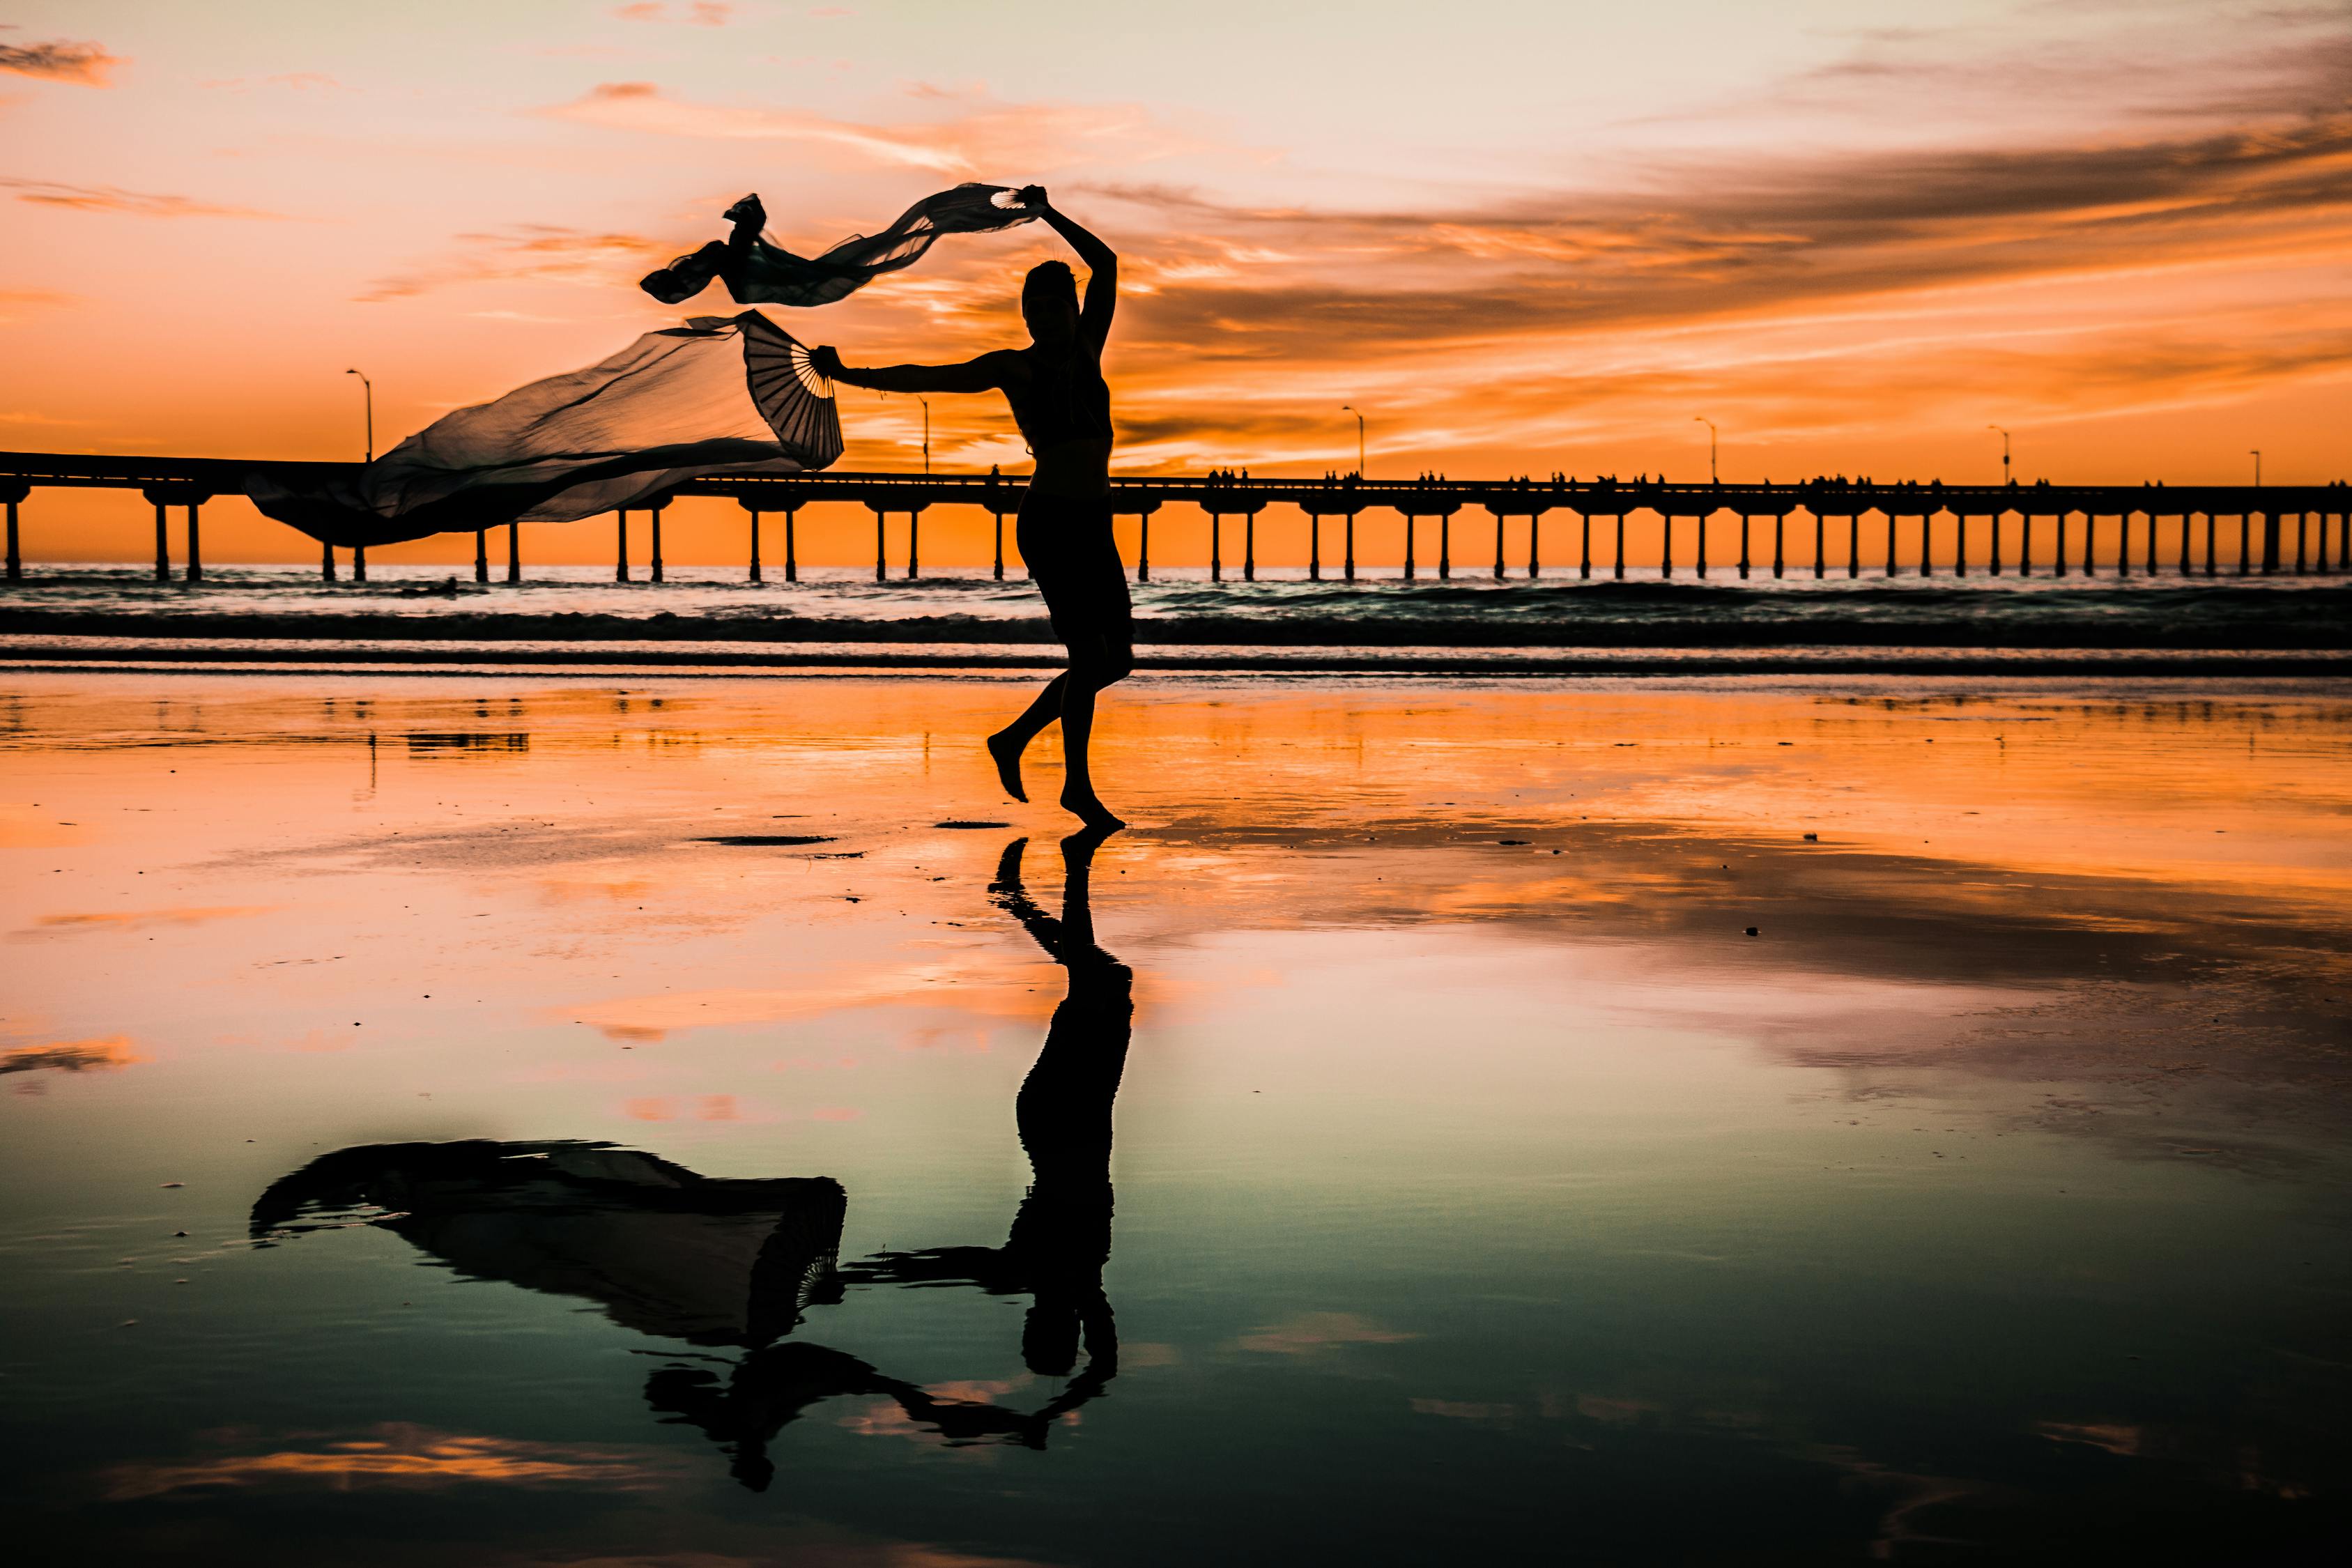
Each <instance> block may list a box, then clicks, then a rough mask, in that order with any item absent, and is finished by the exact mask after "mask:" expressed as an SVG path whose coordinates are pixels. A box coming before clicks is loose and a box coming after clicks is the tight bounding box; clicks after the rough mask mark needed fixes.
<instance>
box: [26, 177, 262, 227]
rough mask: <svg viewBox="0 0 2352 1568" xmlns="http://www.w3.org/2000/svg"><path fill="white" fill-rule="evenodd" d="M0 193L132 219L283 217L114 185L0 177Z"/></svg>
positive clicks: (257, 209)
mask: <svg viewBox="0 0 2352 1568" xmlns="http://www.w3.org/2000/svg"><path fill="white" fill-rule="evenodd" d="M0 190H13V191H15V192H16V199H17V200H18V201H20V202H32V203H35V204H36V205H41V206H52V207H71V208H73V209H75V210H77V211H80V212H105V213H126V214H129V215H131V216H135V217H236V218H268V219H280V218H283V217H284V216H285V215H284V214H283V213H273V212H264V211H262V210H260V209H259V208H257V207H238V206H225V205H221V204H219V203H216V202H200V201H197V200H196V199H194V197H192V196H174V195H152V194H151V193H149V192H145V191H126V190H122V189H120V188H119V187H117V186H114V185H73V184H65V183H64V182H62V181H58V180H27V179H21V178H18V177H16V176H15V175H5V174H0Z"/></svg>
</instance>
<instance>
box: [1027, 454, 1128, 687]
mask: <svg viewBox="0 0 2352 1568" xmlns="http://www.w3.org/2000/svg"><path fill="white" fill-rule="evenodd" d="M1013 538H1014V540H1015V541H1016V542H1018V543H1019V544H1020V546H1021V559H1022V560H1023V561H1024V562H1026V563H1028V566H1029V576H1030V579H1031V580H1032V581H1033V582H1034V583H1035V584H1037V591H1038V592H1039V593H1040V594H1043V595H1045V613H1046V614H1047V615H1049V616H1052V617H1053V621H1054V635H1055V637H1059V638H1061V639H1062V643H1063V646H1065V647H1068V648H1070V649H1071V650H1072V652H1073V653H1074V654H1077V655H1081V656H1083V655H1085V654H1088V653H1093V652H1096V651H1097V650H1100V651H1103V652H1108V653H1113V654H1117V655H1118V656H1120V657H1121V658H1124V657H1126V656H1127V655H1128V654H1129V652H1130V651H1131V650H1132V648H1133V647H1134V643H1135V607H1134V605H1133V604H1132V603H1130V602H1129V599H1128V596H1127V568H1126V567H1125V566H1124V565H1122V564H1121V563H1120V562H1119V559H1118V542H1117V541H1116V540H1114V539H1113V538H1112V537H1111V531H1110V498H1109V497H1108V496H1102V497H1093V496H1047V495H1039V494H1037V493H1036V492H1035V491H1034V490H1033V491H1031V492H1030V493H1029V494H1027V495H1025V496H1024V497H1023V498H1022V500H1021V515H1020V517H1019V519H1018V520H1017V521H1015V522H1014V525H1013Z"/></svg>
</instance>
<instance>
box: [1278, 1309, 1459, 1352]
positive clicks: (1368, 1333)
mask: <svg viewBox="0 0 2352 1568" xmlns="http://www.w3.org/2000/svg"><path fill="white" fill-rule="evenodd" d="M1419 1337H1420V1336H1418V1335H1416V1334H1409V1333H1405V1332H1403V1331H1400V1330H1396V1329H1384V1328H1382V1327H1381V1326H1380V1325H1379V1324H1378V1323H1375V1322H1373V1321H1371V1320H1370V1319H1369V1318H1365V1317H1361V1316H1360V1315H1358V1314H1357V1313H1354V1312H1302V1313H1300V1314H1299V1315H1298V1316H1297V1317H1295V1318H1291V1319H1288V1320H1286V1321H1283V1322H1279V1323H1270V1324H1267V1325H1265V1327H1263V1328H1256V1329H1252V1330H1251V1331H1249V1332H1248V1333H1245V1334H1244V1335H1243V1336H1242V1337H1241V1339H1240V1340H1239V1341H1238V1343H1239V1344H1240V1346H1241V1348H1242V1349H1244V1350H1245V1351H1261V1352H1265V1353H1267V1354H1270V1355H1297V1356H1304V1355H1317V1354H1319V1353H1321V1352H1324V1351H1328V1350H1333V1349H1336V1348H1338V1347H1339V1346H1340V1345H1393V1344H1402V1342H1405V1341H1407V1340H1411V1339H1417V1338H1419Z"/></svg>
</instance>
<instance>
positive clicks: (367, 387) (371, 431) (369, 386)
mask: <svg viewBox="0 0 2352 1568" xmlns="http://www.w3.org/2000/svg"><path fill="white" fill-rule="evenodd" d="M343 374H345V375H358V376H359V377H360V395H361V396H362V398H364V399H365V402H366V408H367V460H368V461H369V462H371V463H373V462H374V461H375V383H373V382H372V381H370V380H369V379H368V378H367V377H366V376H364V375H360V373H359V372H358V371H355V370H347V371H345V372H343Z"/></svg>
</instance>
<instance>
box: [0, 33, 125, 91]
mask: <svg viewBox="0 0 2352 1568" xmlns="http://www.w3.org/2000/svg"><path fill="white" fill-rule="evenodd" d="M128 63H129V62H127V61H125V60H123V59H121V58H118V57H116V56H114V55H110V54H108V53H107V52H106V50H105V48H104V47H102V46H100V45H98V44H88V43H65V42H52V43H41V44H0V71H14V72H15V73H16V74H17V75H18V76H31V77H40V78H42V79H45V80H48V81H69V82H73V83H75V84H77V85H79V86H81V87H109V86H111V85H112V83H110V81H108V80H107V76H108V73H110V71H112V70H113V68H115V67H116V66H119V65H125V64H128Z"/></svg>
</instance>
